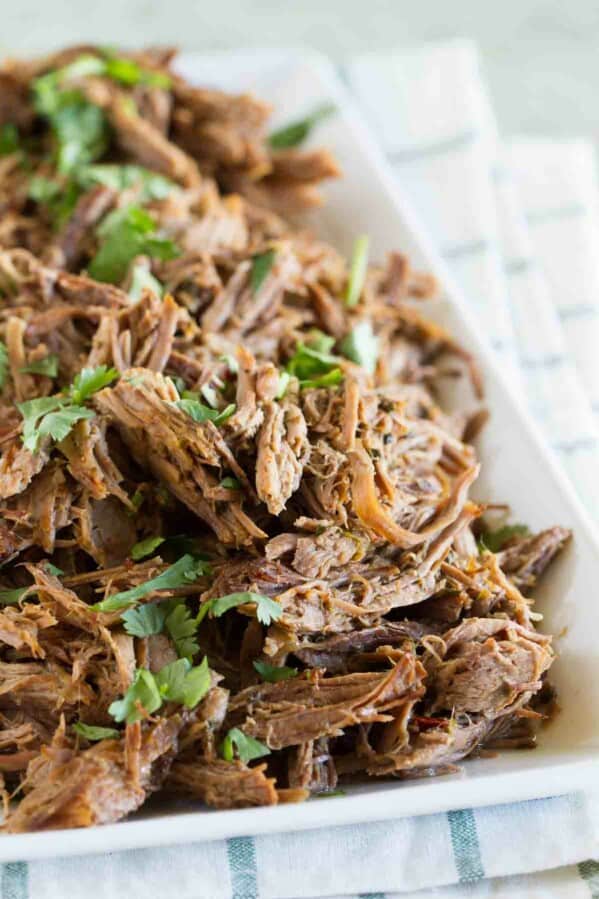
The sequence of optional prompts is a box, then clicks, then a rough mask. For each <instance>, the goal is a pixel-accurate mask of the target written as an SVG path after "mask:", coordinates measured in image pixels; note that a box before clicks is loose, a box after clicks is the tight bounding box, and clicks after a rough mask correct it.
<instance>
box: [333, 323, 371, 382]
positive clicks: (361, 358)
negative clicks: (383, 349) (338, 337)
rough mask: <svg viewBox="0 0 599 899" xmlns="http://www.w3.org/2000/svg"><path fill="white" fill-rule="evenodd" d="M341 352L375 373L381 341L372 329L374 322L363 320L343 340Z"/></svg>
mask: <svg viewBox="0 0 599 899" xmlns="http://www.w3.org/2000/svg"><path fill="white" fill-rule="evenodd" d="M340 349H341V352H342V353H343V355H344V356H346V358H347V359H351V360H352V362H355V363H356V364H357V365H361V366H362V368H364V369H366V371H367V372H369V374H373V373H374V370H375V368H376V363H377V359H378V351H379V342H378V338H377V337H375V335H374V332H373V330H372V324H371V323H370V321H368V320H367V319H363V320H362V321H361V322H358V324H357V325H356V326H355V327H354V328H353V330H352V331H350V332H349V334H348V335H347V337H345V338H344V339H343V340H342V341H341V345H340Z"/></svg>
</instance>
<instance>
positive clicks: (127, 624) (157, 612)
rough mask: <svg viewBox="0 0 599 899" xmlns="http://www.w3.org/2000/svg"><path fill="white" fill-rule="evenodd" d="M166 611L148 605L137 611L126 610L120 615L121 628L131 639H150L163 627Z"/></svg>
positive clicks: (151, 604) (156, 605)
mask: <svg viewBox="0 0 599 899" xmlns="http://www.w3.org/2000/svg"><path fill="white" fill-rule="evenodd" d="M165 618H166V611H165V610H164V609H161V608H160V605H159V604H156V603H148V604H147V605H145V606H140V607H139V608H137V609H127V611H126V612H123V614H122V615H121V621H122V622H123V627H124V628H125V630H126V631H127V633H128V634H131V635H132V636H133V637H150V636H151V635H152V634H159V633H161V631H162V629H163V627H164V620H165Z"/></svg>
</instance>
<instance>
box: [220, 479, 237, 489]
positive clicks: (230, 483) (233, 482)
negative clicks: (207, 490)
mask: <svg viewBox="0 0 599 899" xmlns="http://www.w3.org/2000/svg"><path fill="white" fill-rule="evenodd" d="M218 486H219V487H224V488H225V490H240V489H241V484H240V483H239V481H238V480H237V478H223V479H222V481H221V482H220V484H219V485H218Z"/></svg>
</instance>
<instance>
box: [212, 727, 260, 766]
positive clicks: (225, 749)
mask: <svg viewBox="0 0 599 899" xmlns="http://www.w3.org/2000/svg"><path fill="white" fill-rule="evenodd" d="M220 753H221V755H222V757H223V758H224V760H225V761H226V762H232V761H233V760H234V758H235V753H237V758H238V759H239V761H241V762H243V763H244V764H247V763H248V762H251V761H253V759H261V758H262V757H263V756H265V755H270V749H269V748H268V746H265V745H264V743H260V741H259V740H255V739H254V737H248V735H247V734H244V732H243V731H242V730H240V729H239V728H238V727H232V728H231V730H230V731H229V732H228V734H227V736H226V737H225V739H224V740H223V742H222V743H221V746H220Z"/></svg>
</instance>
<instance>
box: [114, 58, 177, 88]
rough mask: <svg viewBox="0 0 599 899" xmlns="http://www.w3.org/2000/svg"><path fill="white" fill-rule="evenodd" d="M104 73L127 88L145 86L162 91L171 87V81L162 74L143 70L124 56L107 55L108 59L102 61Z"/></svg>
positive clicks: (132, 60)
mask: <svg viewBox="0 0 599 899" xmlns="http://www.w3.org/2000/svg"><path fill="white" fill-rule="evenodd" d="M104 72H105V74H106V75H108V77H109V78H112V79H113V80H114V81H118V82H120V83H121V84H126V85H129V86H133V85H135V84H147V85H149V86H150V87H161V88H163V89H164V90H168V88H169V87H170V86H171V79H170V78H169V77H168V75H166V74H165V73H164V72H152V71H151V70H150V69H144V68H142V67H141V66H140V65H139V64H138V63H137V62H135V60H134V59H127V58H126V57H124V56H113V55H112V54H108V58H107V59H106V60H105V61H104Z"/></svg>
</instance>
